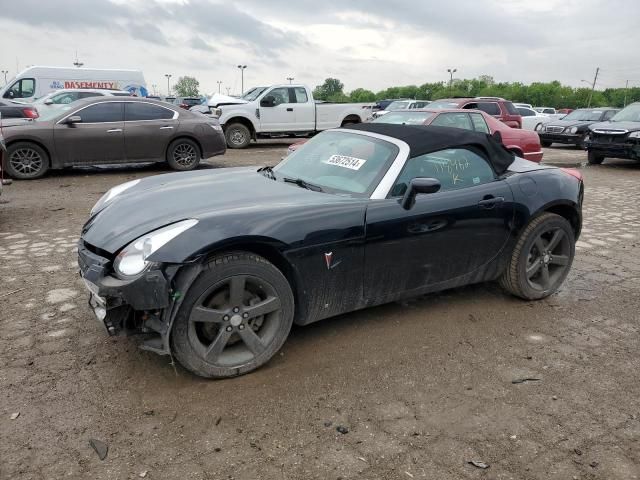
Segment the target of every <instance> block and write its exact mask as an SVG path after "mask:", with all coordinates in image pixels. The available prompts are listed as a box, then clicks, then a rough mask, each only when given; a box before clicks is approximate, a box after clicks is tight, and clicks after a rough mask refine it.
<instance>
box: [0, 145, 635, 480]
mask: <svg viewBox="0 0 640 480" xmlns="http://www.w3.org/2000/svg"><path fill="white" fill-rule="evenodd" d="M285 148H286V143H284V142H268V143H261V144H260V145H254V146H252V148H251V149H249V150H246V151H241V152H238V151H230V152H229V153H228V154H227V155H225V156H224V157H219V158H214V159H211V160H210V161H208V162H207V164H206V165H205V166H204V167H203V168H217V167H222V166H231V165H252V164H255V165H262V164H274V163H276V162H277V161H278V159H279V158H280V157H281V156H282V155H283V153H284V151H285ZM545 158H546V161H550V162H552V163H561V164H564V165H571V166H578V168H581V170H582V172H583V174H584V176H585V179H586V180H585V182H586V198H585V211H584V213H585V223H584V233H583V235H582V237H581V239H580V241H579V243H578V246H577V250H578V251H577V257H576V261H575V263H574V268H573V270H572V273H571V274H570V276H569V278H568V280H567V282H566V283H565V285H564V286H563V288H562V290H561V291H560V292H559V293H558V294H556V295H554V296H552V297H551V298H549V299H547V300H544V301H540V302H535V303H530V302H523V301H520V300H517V299H515V298H512V297H509V296H507V295H505V294H504V293H502V291H501V290H500V289H499V288H498V287H497V286H495V285H479V286H472V287H467V288H460V289H456V290H451V291H447V292H444V293H441V294H437V295H429V296H425V297H421V298H416V299H414V300H412V301H408V302H403V303H393V304H389V305H385V306H381V307H377V308H372V309H368V310H364V311H360V312H357V313H353V314H349V315H344V316H341V317H338V318H335V319H330V320H327V321H324V322H320V323H317V324H314V325H311V326H308V327H304V328H294V329H293V331H292V333H291V336H290V338H289V340H288V341H287V343H286V344H285V346H284V348H283V350H282V352H281V353H280V354H279V355H277V357H276V358H274V359H273V360H272V361H271V362H270V363H269V364H268V365H266V366H265V367H264V368H262V369H260V370H258V371H256V372H254V373H252V374H250V375H247V376H244V377H240V378H236V379H231V380H225V381H205V380H202V379H199V378H195V377H194V376H192V375H190V374H188V373H187V372H185V371H184V370H183V369H181V368H180V367H179V366H173V365H171V364H170V361H169V359H168V358H165V357H158V356H156V355H153V354H150V353H145V352H142V351H140V350H138V349H137V348H136V347H135V345H134V342H133V340H132V339H127V338H109V337H107V336H106V335H105V333H104V331H103V329H102V327H101V326H100V325H99V324H98V323H97V322H96V321H95V320H94V318H93V315H92V313H91V312H90V311H89V309H88V308H87V306H86V301H87V295H86V292H85V290H84V287H83V285H82V284H81V282H80V281H79V277H78V274H77V268H76V263H75V255H76V254H75V251H74V249H75V241H76V239H77V237H78V234H79V231H80V227H81V225H82V224H83V222H84V220H85V219H86V216H87V214H88V211H89V209H90V208H91V206H92V205H93V203H94V202H95V201H96V200H97V199H98V198H99V197H100V195H101V194H102V193H103V192H105V191H106V190H107V189H108V188H110V187H111V186H113V185H115V184H118V183H121V182H124V181H127V180H129V179H132V178H137V177H141V176H147V175H155V174H160V173H164V172H166V170H165V169H163V168H162V167H158V166H145V167H136V168H117V169H92V170H71V171H65V172H61V173H54V174H52V175H49V176H48V177H46V178H44V179H41V180H37V181H31V182H15V183H14V184H13V185H12V186H10V187H8V188H6V190H5V191H4V192H3V195H2V197H1V200H0V202H1V204H0V258H1V259H2V261H1V262H0V478H2V479H5V478H6V479H44V478H50V479H54V478H55V479H59V478H83V479H84V478H91V479H127V478H141V477H144V478H153V479H194V480H195V479H256V478H261V479H339V478H342V479H351V478H362V479H411V478H425V479H438V480H446V479H456V480H457V479H467V478H469V479H474V478H484V479H545V480H548V479H564V480H566V479H607V480H610V479H634V478H639V477H640V448H639V447H640V445H639V441H638V438H639V436H640V383H639V382H638V371H640V360H639V359H638V345H639V342H638V340H639V335H638V333H639V322H640V313H638V312H640V295H639V293H640V255H639V253H640V241H639V239H640V211H639V210H638V208H637V205H638V204H639V203H640V193H639V190H638V180H639V179H640V165H637V164H631V163H624V162H616V161H613V162H606V163H605V164H604V165H602V166H598V167H586V166H581V165H582V164H583V163H584V162H585V160H586V158H585V154H584V152H581V151H579V150H576V149H572V148H556V149H546V153H545ZM523 378H536V379H539V380H537V381H530V382H525V383H520V384H514V383H513V381H514V380H517V379H523ZM16 414H19V416H18V417H17V418H14V417H15V416H16ZM338 427H345V428H344V429H342V428H340V430H342V431H343V432H346V433H340V432H339V431H338ZM90 439H97V440H100V441H102V442H104V443H105V444H107V445H108V454H107V456H106V458H105V459H104V460H100V459H99V458H98V455H96V453H95V452H94V450H93V449H92V448H91V447H90V445H89V440H90ZM470 461H479V462H484V463H486V464H488V465H489V468H488V469H480V468H478V467H476V466H473V465H471V464H470V463H468V462H470Z"/></svg>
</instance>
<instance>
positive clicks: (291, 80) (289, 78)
mask: <svg viewBox="0 0 640 480" xmlns="http://www.w3.org/2000/svg"><path fill="white" fill-rule="evenodd" d="M287 80H289V85H291V82H293V81H294V80H295V78H293V77H287Z"/></svg>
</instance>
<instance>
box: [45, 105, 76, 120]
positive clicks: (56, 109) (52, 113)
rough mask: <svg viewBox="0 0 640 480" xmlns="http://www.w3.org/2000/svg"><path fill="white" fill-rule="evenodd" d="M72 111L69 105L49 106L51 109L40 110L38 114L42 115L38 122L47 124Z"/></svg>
mask: <svg viewBox="0 0 640 480" xmlns="http://www.w3.org/2000/svg"><path fill="white" fill-rule="evenodd" d="M70 109H71V107H70V106H69V105H58V104H53V105H49V108H46V109H39V110H38V113H39V114H40V116H39V117H38V121H45V122H46V121H48V120H53V119H54V118H56V117H57V116H59V115H62V114H63V113H64V112H66V111H67V110H70Z"/></svg>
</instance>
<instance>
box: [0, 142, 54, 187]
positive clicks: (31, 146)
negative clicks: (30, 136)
mask: <svg viewBox="0 0 640 480" xmlns="http://www.w3.org/2000/svg"><path fill="white" fill-rule="evenodd" d="M49 166H50V163H49V155H48V154H47V152H45V151H44V149H43V148H42V147H40V146H38V145H36V144H35V143H31V142H18V143H14V144H13V145H11V146H10V147H9V148H8V149H7V154H6V156H5V160H4V168H5V170H6V171H7V173H8V174H9V175H10V176H11V177H12V178H16V179H19V180H33V179H36V178H40V177H42V176H43V175H44V174H45V173H47V171H48V170H49Z"/></svg>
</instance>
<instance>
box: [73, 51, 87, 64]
mask: <svg viewBox="0 0 640 480" xmlns="http://www.w3.org/2000/svg"><path fill="white" fill-rule="evenodd" d="M73 64H74V65H75V66H76V67H77V68H80V67H81V66H83V65H84V63H82V62H81V61H80V60H78V51H77V50H76V61H75V62H73Z"/></svg>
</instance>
